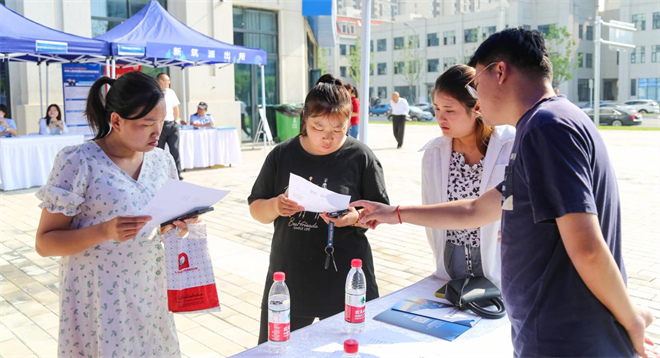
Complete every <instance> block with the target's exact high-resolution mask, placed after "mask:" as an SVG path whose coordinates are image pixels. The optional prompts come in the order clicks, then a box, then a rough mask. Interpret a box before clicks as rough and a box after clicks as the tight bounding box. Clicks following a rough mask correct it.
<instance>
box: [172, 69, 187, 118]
mask: <svg viewBox="0 0 660 358" xmlns="http://www.w3.org/2000/svg"><path fill="white" fill-rule="evenodd" d="M181 75H182V78H183V98H182V99H183V101H182V102H181V103H183V120H184V121H186V123H187V119H188V116H186V112H187V110H188V105H187V102H188V99H187V98H188V96H187V93H186V68H185V67H181ZM174 120H176V118H174Z"/></svg>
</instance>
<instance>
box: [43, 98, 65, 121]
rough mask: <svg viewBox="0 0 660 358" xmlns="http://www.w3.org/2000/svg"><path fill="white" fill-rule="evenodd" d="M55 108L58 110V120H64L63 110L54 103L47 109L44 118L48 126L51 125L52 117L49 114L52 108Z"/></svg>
mask: <svg viewBox="0 0 660 358" xmlns="http://www.w3.org/2000/svg"><path fill="white" fill-rule="evenodd" d="M53 107H55V108H56V109H57V120H58V121H61V120H62V110H61V109H60V106H58V105H57V104H55V103H53V104H51V105H50V106H48V108H46V115H45V116H44V119H46V125H47V126H49V125H50V116H49V115H48V112H49V111H50V109H51V108H53Z"/></svg>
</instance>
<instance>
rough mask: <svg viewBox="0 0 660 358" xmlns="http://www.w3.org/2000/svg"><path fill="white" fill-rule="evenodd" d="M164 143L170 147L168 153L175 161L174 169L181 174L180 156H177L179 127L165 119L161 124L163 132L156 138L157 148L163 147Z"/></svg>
mask: <svg viewBox="0 0 660 358" xmlns="http://www.w3.org/2000/svg"><path fill="white" fill-rule="evenodd" d="M165 143H167V146H168V147H170V154H172V158H174V162H175V163H176V170H177V171H178V172H179V175H181V158H179V127H178V126H177V124H176V122H174V121H167V122H165V124H164V125H163V132H162V133H160V138H158V148H160V149H165Z"/></svg>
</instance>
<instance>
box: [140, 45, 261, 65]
mask: <svg viewBox="0 0 660 358" xmlns="http://www.w3.org/2000/svg"><path fill="white" fill-rule="evenodd" d="M250 50H252V49H247V48H246V49H245V51H242V50H239V49H231V50H220V49H215V48H208V47H201V46H187V45H170V44H165V43H157V42H150V43H147V57H156V58H162V59H176V60H187V61H191V62H193V61H197V62H203V61H211V62H227V63H245V64H248V65H261V64H265V63H266V59H265V58H263V57H261V56H260V55H258V54H257V51H254V50H252V51H250Z"/></svg>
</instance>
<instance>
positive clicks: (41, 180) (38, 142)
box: [0, 134, 85, 190]
mask: <svg viewBox="0 0 660 358" xmlns="http://www.w3.org/2000/svg"><path fill="white" fill-rule="evenodd" d="M84 140H85V139H84V136H83V135H82V134H79V135H75V134H72V135H66V134H65V135H44V136H42V135H31V136H24V137H14V138H2V139H0V178H2V190H16V189H25V188H30V187H33V186H41V185H44V184H46V182H47V181H48V175H49V174H50V171H51V169H52V168H53V163H54V162H55V156H56V155H57V153H58V152H59V151H60V150H61V149H62V148H64V147H66V146H69V145H76V144H81V143H82V142H83V141H84Z"/></svg>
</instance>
